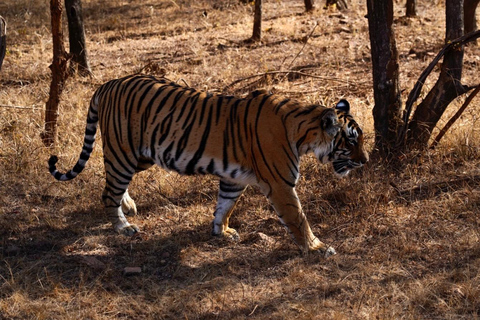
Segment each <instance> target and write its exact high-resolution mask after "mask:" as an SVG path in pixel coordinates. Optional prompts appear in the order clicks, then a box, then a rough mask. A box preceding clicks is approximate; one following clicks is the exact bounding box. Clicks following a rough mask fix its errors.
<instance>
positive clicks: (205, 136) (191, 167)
mask: <svg viewBox="0 0 480 320" xmlns="http://www.w3.org/2000/svg"><path fill="white" fill-rule="evenodd" d="M207 102H208V99H205V100H204V101H203V105H202V113H203V110H204V109H205V108H206V105H207ZM201 120H202V117H200V123H201ZM211 123H212V106H210V108H209V111H208V116H207V123H206V125H205V130H204V131H203V134H202V140H201V141H200V145H199V147H198V149H197V151H196V152H195V154H194V156H193V158H192V159H191V160H190V161H189V162H188V165H187V168H186V173H187V174H193V173H194V170H195V166H196V165H197V163H198V161H199V160H200V159H201V158H202V155H203V152H204V151H205V147H206V145H207V140H208V135H209V134H210V127H211Z"/></svg>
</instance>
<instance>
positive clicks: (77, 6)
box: [65, 0, 92, 76]
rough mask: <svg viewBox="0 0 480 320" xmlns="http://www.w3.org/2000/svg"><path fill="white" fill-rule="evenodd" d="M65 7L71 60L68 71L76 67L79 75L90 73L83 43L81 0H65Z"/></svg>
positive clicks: (73, 71)
mask: <svg viewBox="0 0 480 320" xmlns="http://www.w3.org/2000/svg"><path fill="white" fill-rule="evenodd" d="M65 9H66V12H67V18H68V40H69V43H70V55H71V57H72V60H71V61H72V62H75V64H73V63H71V64H70V72H71V73H75V71H76V70H75V69H76V68H75V67H78V73H79V74H80V75H84V76H86V75H91V74H92V70H91V69H90V65H89V63H88V56H87V47H86V45H85V29H84V26H83V14H82V2H81V0H65Z"/></svg>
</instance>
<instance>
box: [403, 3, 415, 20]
mask: <svg viewBox="0 0 480 320" xmlns="http://www.w3.org/2000/svg"><path fill="white" fill-rule="evenodd" d="M416 2H417V1H416V0H407V5H406V9H407V11H406V14H405V15H406V16H407V17H415V16H416V15H417V3H416Z"/></svg>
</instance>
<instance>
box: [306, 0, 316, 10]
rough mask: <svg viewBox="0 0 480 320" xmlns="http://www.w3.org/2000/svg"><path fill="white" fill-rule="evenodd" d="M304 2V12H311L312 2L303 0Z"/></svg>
mask: <svg viewBox="0 0 480 320" xmlns="http://www.w3.org/2000/svg"><path fill="white" fill-rule="evenodd" d="M304 2H305V10H306V11H312V10H313V9H314V8H315V6H314V1H313V0H304Z"/></svg>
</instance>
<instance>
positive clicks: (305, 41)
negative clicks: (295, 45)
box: [281, 21, 318, 81]
mask: <svg viewBox="0 0 480 320" xmlns="http://www.w3.org/2000/svg"><path fill="white" fill-rule="evenodd" d="M317 26H318V21H315V25H314V26H313V28H312V31H311V32H310V33H309V34H308V36H306V37H305V39H304V41H303V46H302V48H301V49H300V51H298V53H297V55H296V56H295V57H294V58H293V60H292V61H291V62H290V65H289V66H288V68H287V70H288V69H290V68H291V67H292V65H293V63H294V62H295V60H297V58H298V56H299V55H300V53H302V51H303V49H305V46H306V45H307V42H308V39H310V38H311V37H312V35H313V32H315V29H316V28H317ZM288 75H289V73H286V74H285V75H284V76H283V78H282V80H281V81H283V80H285V78H286V77H288Z"/></svg>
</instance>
